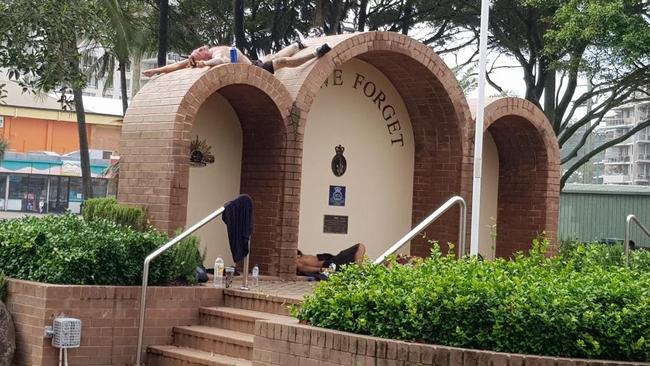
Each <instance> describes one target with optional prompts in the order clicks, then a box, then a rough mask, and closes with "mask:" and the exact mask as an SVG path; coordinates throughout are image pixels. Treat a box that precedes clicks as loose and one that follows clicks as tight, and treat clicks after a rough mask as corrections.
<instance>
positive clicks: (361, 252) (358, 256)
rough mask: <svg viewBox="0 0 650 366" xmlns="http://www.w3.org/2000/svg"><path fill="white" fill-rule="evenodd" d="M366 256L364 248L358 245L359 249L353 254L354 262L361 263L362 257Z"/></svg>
mask: <svg viewBox="0 0 650 366" xmlns="http://www.w3.org/2000/svg"><path fill="white" fill-rule="evenodd" d="M364 255H366V246H365V245H363V244H362V243H359V247H358V248H357V252H356V253H354V261H355V262H356V263H361V262H362V261H363V256H364Z"/></svg>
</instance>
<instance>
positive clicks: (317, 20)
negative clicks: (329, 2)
mask: <svg viewBox="0 0 650 366" xmlns="http://www.w3.org/2000/svg"><path fill="white" fill-rule="evenodd" d="M312 25H313V26H314V27H319V28H324V27H325V17H324V16H323V0H316V4H315V5H314V20H313V23H312Z"/></svg>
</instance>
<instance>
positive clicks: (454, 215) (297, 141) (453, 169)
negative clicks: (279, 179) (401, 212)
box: [276, 32, 471, 261]
mask: <svg viewBox="0 0 650 366" xmlns="http://www.w3.org/2000/svg"><path fill="white" fill-rule="evenodd" d="M323 42H327V43H328V44H329V45H330V46H331V47H332V51H330V52H329V53H328V54H327V55H325V56H324V57H322V58H320V59H318V60H317V61H316V62H313V63H309V64H307V65H306V66H305V67H300V68H295V69H283V70H280V71H279V72H277V73H276V76H277V77H278V79H280V81H282V82H283V83H284V84H285V86H286V87H287V90H288V91H289V93H290V94H291V96H292V97H293V98H294V107H295V108H294V115H295V119H294V121H292V122H294V123H293V124H290V127H292V128H290V129H289V131H288V132H289V141H290V142H289V143H290V144H292V146H295V149H292V150H290V151H291V153H292V154H295V156H296V158H297V159H296V161H297V162H298V163H296V164H295V166H294V167H293V168H292V169H295V171H296V174H294V177H289V178H287V179H291V180H293V181H294V182H291V183H289V182H288V184H291V186H292V187H295V188H294V189H292V190H291V192H290V193H291V197H288V198H286V199H287V200H289V199H291V200H294V201H295V200H299V198H300V171H301V165H300V163H299V162H300V160H299V159H298V158H299V157H300V156H302V142H303V136H304V131H305V128H309V127H308V126H306V123H307V116H308V114H309V109H310V107H311V104H312V102H313V101H314V99H315V97H316V95H317V93H318V91H319V90H320V86H321V85H322V84H323V82H324V81H325V79H326V78H327V77H328V76H329V75H331V73H332V72H333V71H334V69H335V68H337V67H339V66H340V65H343V64H344V63H346V62H347V61H349V60H351V59H353V58H358V59H361V60H363V61H365V62H367V63H369V64H371V65H373V66H374V67H376V68H377V69H379V70H380V71H381V72H382V73H383V74H384V75H386V77H387V78H388V79H389V80H390V81H391V83H392V84H393V86H394V87H395V88H396V89H397V91H398V92H399V93H400V95H401V97H402V99H403V100H404V103H405V105H406V108H407V110H408V113H409V117H410V119H411V124H412V126H413V135H414V139H415V172H414V174H415V176H414V178H413V184H414V187H413V214H412V215H413V216H412V222H413V224H414V225H415V224H417V223H419V222H420V221H421V220H422V219H423V218H425V217H426V215H428V214H430V213H431V212H432V211H433V210H435V209H436V208H438V206H440V205H441V204H443V203H444V202H445V201H446V200H447V199H449V198H450V197H451V196H453V195H457V194H462V195H463V197H467V195H468V194H469V191H470V189H471V179H470V180H467V179H463V178H462V176H463V174H464V173H463V172H464V170H465V167H464V161H471V155H469V151H468V142H469V141H468V139H467V136H468V135H467V134H468V131H469V122H470V118H471V116H470V113H469V109H468V107H467V102H466V100H465V97H464V95H463V92H462V89H461V88H460V87H459V85H458V82H457V81H456V78H455V77H454V74H453V73H452V72H451V71H450V70H449V68H447V66H446V65H445V63H444V62H443V61H442V60H441V59H440V58H439V57H438V56H437V55H436V54H435V53H434V52H433V51H432V50H431V49H430V48H429V47H426V46H425V45H423V44H421V43H419V42H417V41H415V40H413V39H411V38H409V37H407V36H404V35H401V34H397V33H390V32H366V33H355V34H344V35H336V36H328V37H323V38H317V39H309V40H308V45H320V44H322V43H323ZM305 52H306V51H305ZM470 169H471V168H470ZM298 209H299V204H295V205H292V210H291V212H288V213H286V214H285V217H286V218H291V219H292V220H293V219H295V220H296V221H297V219H298V212H297V211H298ZM458 214H459V213H458V211H457V209H454V210H452V211H450V212H449V213H448V214H447V215H445V216H444V217H442V218H441V219H440V220H439V221H437V222H436V223H434V224H433V225H431V226H430V227H429V229H428V230H427V233H428V235H429V237H430V238H433V239H436V240H439V241H440V242H441V243H442V244H443V246H444V244H446V243H447V242H454V243H455V242H457V241H458ZM284 239H285V240H288V241H289V243H285V245H284V247H286V248H288V247H291V246H293V247H295V242H297V233H296V235H295V236H287V237H285V238H284ZM411 252H412V253H413V254H416V255H422V256H427V255H429V252H430V244H429V243H427V242H425V241H424V240H421V239H417V240H414V241H413V242H412V244H411ZM290 254H291V255H294V256H295V253H290ZM290 261H293V257H292V258H291V259H290Z"/></svg>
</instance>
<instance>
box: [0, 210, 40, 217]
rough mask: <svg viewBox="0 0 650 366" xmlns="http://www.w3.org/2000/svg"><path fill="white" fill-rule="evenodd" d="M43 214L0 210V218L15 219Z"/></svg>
mask: <svg viewBox="0 0 650 366" xmlns="http://www.w3.org/2000/svg"><path fill="white" fill-rule="evenodd" d="M45 215H46V214H39V213H29V212H11V211H0V219H17V218H19V217H25V216H45Z"/></svg>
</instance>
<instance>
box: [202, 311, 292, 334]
mask: <svg viewBox="0 0 650 366" xmlns="http://www.w3.org/2000/svg"><path fill="white" fill-rule="evenodd" d="M256 320H281V321H283V322H291V323H296V322H297V321H298V320H297V319H295V318H291V317H288V316H283V315H277V314H270V313H265V312H261V311H254V310H246V309H237V308H231V307H225V306H216V307H201V308H199V324H201V325H205V326H210V327H215V328H222V329H229V330H234V331H238V332H243V333H248V334H254V332H255V321H256Z"/></svg>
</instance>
